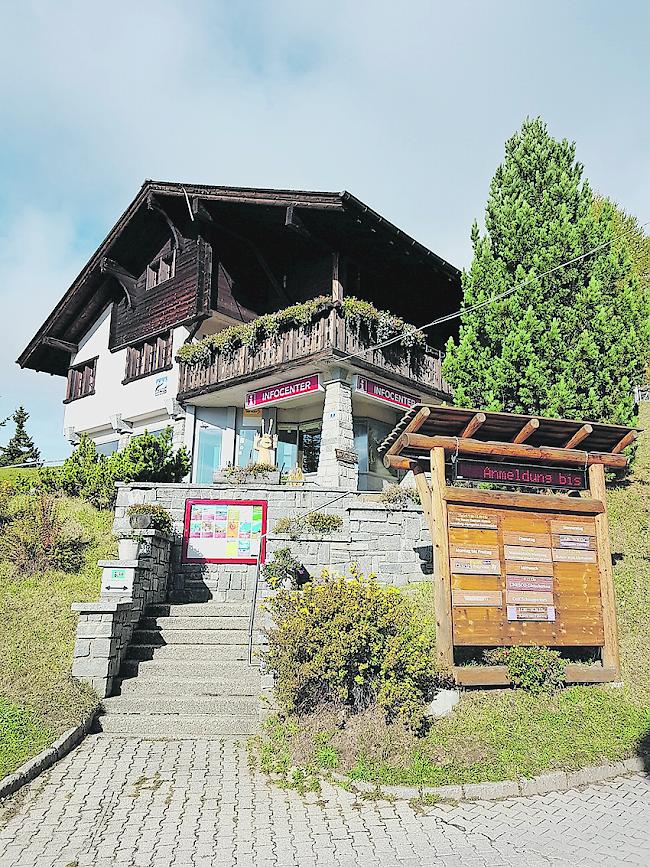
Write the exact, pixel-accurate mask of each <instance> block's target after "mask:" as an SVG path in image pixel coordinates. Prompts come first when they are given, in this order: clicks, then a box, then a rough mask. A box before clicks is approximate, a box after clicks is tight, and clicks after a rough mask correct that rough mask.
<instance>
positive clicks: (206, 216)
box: [190, 196, 213, 223]
mask: <svg viewBox="0 0 650 867" xmlns="http://www.w3.org/2000/svg"><path fill="white" fill-rule="evenodd" d="M190 209H191V211H192V213H193V214H194V218H195V219H196V220H201V222H203V223H212V222H213V219H212V214H211V213H210V212H209V211H208V209H207V208H206V207H205V205H204V204H203V202H202V201H201V199H200V198H199V197H198V196H193V197H192V200H191V208H190Z"/></svg>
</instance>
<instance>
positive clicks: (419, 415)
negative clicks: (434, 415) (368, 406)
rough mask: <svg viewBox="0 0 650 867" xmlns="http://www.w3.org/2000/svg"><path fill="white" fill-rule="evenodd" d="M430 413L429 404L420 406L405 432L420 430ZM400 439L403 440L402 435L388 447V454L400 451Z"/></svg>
mask: <svg viewBox="0 0 650 867" xmlns="http://www.w3.org/2000/svg"><path fill="white" fill-rule="evenodd" d="M430 415H431V407H428V406H422V407H420V409H419V410H418V411H417V412H416V413H415V415H414V416H413V418H412V419H411V421H410V422H409V423H408V424H407V425H406V427H405V428H404V431H403V433H411V432H415V431H419V430H420V428H421V427H422V425H423V424H424V422H425V421H426V420H427V419H428V418H429V416H430ZM400 440H401V437H397V439H396V440H395V442H394V443H393V444H392V445H391V446H389V447H388V449H387V450H386V456H388V455H392V454H394V453H395V452H396V451H398V449H399V448H400ZM386 466H388V465H386Z"/></svg>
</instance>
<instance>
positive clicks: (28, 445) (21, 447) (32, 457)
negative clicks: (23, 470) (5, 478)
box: [0, 406, 41, 467]
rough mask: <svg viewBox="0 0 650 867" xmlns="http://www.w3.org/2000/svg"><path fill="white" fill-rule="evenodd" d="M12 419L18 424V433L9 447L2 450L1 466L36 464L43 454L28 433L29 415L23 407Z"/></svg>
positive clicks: (9, 443) (11, 440)
mask: <svg viewBox="0 0 650 867" xmlns="http://www.w3.org/2000/svg"><path fill="white" fill-rule="evenodd" d="M12 418H13V420H14V422H15V424H16V431H15V433H14V435H13V436H12V438H11V439H10V440H9V442H8V443H7V445H6V446H4V447H3V448H2V453H1V454H0V466H3V467H6V466H12V465H15V464H28V463H35V462H36V461H38V459H39V458H40V456H41V453H40V451H39V450H38V449H37V448H36V446H35V445H34V441H33V439H32V438H31V437H30V436H29V434H28V433H27V429H26V424H27V419H28V418H29V413H28V412H27V410H26V409H25V408H24V407H23V406H19V407H18V409H17V410H16V412H15V413H14V414H13V416H12Z"/></svg>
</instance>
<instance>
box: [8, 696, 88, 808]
mask: <svg viewBox="0 0 650 867" xmlns="http://www.w3.org/2000/svg"><path fill="white" fill-rule="evenodd" d="M98 711H99V705H97V707H95V708H94V709H93V710H91V712H90V713H89V714H88V716H87V717H86V718H85V719H84V721H83V722H82V723H81V724H80V725H78V726H76V727H75V728H72V729H68V730H67V731H66V732H63V734H62V735H61V737H59V738H57V739H56V740H55V741H54V743H53V744H52V746H50V747H47V748H46V749H44V750H43V751H42V752H40V753H39V754H38V755H37V756H34V758H33V759H29V761H27V762H25V763H24V764H23V765H21V766H20V767H19V768H18V769H17V770H15V771H14V772H13V774H9V776H8V777H5V778H4V780H0V800H2V799H3V798H6V797H8V796H9V795H13V794H14V792H17V791H18V789H20V788H22V787H23V786H25V785H26V784H27V783H31V781H32V780H34V779H36V777H38V776H39V774H42V773H43V771H46V770H48V768H51V767H52V765H53V764H54V763H55V762H58V761H59V759H62V758H63V756H66V755H67V754H68V753H69V752H70V750H73V749H74V748H75V747H76V746H78V745H79V744H80V743H81V741H82V740H83V739H84V738H85V737H86V735H87V734H88V732H89V731H90V729H91V728H92V725H93V723H94V721H95V717H96V716H97V712H98Z"/></svg>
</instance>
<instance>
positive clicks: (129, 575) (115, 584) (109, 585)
mask: <svg viewBox="0 0 650 867" xmlns="http://www.w3.org/2000/svg"><path fill="white" fill-rule="evenodd" d="M133 572H134V570H133V569H127V568H124V567H120V568H117V567H115V568H112V567H110V566H107V567H105V568H104V569H103V570H102V591H101V592H102V596H103V595H119V596H131V594H132V593H133Z"/></svg>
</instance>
